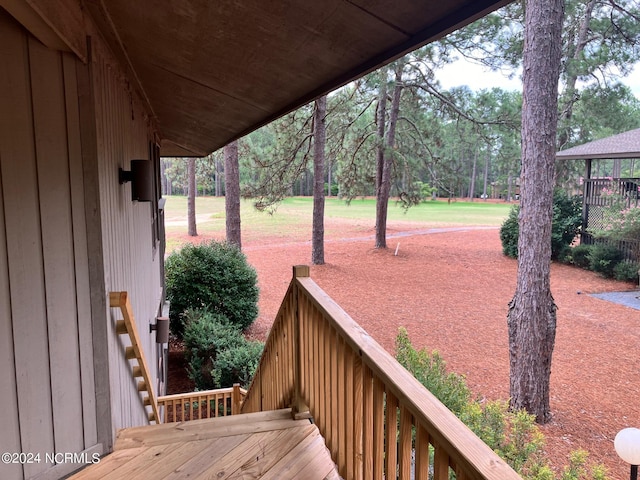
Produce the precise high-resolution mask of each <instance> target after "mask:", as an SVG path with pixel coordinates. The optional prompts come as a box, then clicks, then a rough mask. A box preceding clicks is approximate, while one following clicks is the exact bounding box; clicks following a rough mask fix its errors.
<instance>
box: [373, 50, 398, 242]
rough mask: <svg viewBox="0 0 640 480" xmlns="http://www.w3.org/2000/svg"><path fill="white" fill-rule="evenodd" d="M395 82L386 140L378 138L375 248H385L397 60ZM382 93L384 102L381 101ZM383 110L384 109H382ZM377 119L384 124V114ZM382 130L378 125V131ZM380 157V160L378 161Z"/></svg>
mask: <svg viewBox="0 0 640 480" xmlns="http://www.w3.org/2000/svg"><path fill="white" fill-rule="evenodd" d="M395 65H396V66H395V82H394V87H393V97H392V98H391V111H390V112H389V128H388V129H387V138H386V140H384V139H381V138H379V139H378V140H379V141H381V149H382V152H379V153H378V189H377V195H376V248H387V210H388V206H389V194H390V192H391V167H392V165H393V152H394V149H395V143H396V123H397V122H398V115H399V113H400V97H401V96H402V88H403V85H402V70H403V67H404V64H403V63H402V62H401V61H397V62H396V64H395ZM385 80H386V76H385V78H383V79H382V83H381V87H380V89H381V91H380V100H379V102H378V110H379V111H380V110H383V109H381V105H380V103H381V102H382V103H383V104H386V86H385V87H383V85H384V82H385ZM383 94H384V102H383V98H382V97H383ZM383 111H384V110H383ZM378 121H379V122H380V121H381V122H382V125H384V116H382V118H380V114H379V116H378ZM381 131H382V132H384V127H383V129H382V130H381V129H380V124H379V125H378V133H379V134H380V132H381ZM380 159H382V161H380Z"/></svg>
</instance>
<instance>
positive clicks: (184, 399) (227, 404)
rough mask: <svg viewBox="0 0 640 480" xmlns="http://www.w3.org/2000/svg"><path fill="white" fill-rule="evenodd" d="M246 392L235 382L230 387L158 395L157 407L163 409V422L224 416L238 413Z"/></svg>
mask: <svg viewBox="0 0 640 480" xmlns="http://www.w3.org/2000/svg"><path fill="white" fill-rule="evenodd" d="M246 394H247V391H246V390H245V389H244V388H240V384H238V383H235V384H234V385H233V387H231V388H218V389H216V390H201V391H198V392H189V393H178V394H174V395H164V396H161V397H158V407H160V408H162V409H163V414H164V416H163V420H162V422H163V423H171V422H186V421H189V420H200V419H203V418H214V417H225V416H227V415H236V414H238V413H240V408H241V406H242V401H243V399H244V397H245V395H246Z"/></svg>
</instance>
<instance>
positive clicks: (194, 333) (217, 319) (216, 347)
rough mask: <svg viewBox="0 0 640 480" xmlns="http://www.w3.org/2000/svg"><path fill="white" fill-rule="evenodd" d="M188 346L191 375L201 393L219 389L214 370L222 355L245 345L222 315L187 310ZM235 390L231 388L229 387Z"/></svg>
mask: <svg viewBox="0 0 640 480" xmlns="http://www.w3.org/2000/svg"><path fill="white" fill-rule="evenodd" d="M183 318H184V320H185V329H184V346H185V358H186V360H187V374H188V375H189V378H190V379H191V380H193V382H194V383H195V385H196V388H197V389H198V390H209V389H212V388H215V382H214V380H213V377H212V376H211V369H212V368H213V367H214V365H215V362H216V360H217V358H218V356H219V355H220V353H221V352H223V351H225V350H228V349H233V348H236V347H238V346H239V345H241V344H242V343H243V341H244V337H243V336H242V333H241V332H240V330H239V329H238V328H237V327H235V326H233V325H230V324H229V321H228V319H227V318H226V317H225V316H224V315H222V314H219V313H212V312H208V311H206V310H187V311H186V312H185V314H184V317H183ZM227 386H231V385H227Z"/></svg>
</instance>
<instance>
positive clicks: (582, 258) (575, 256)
mask: <svg viewBox="0 0 640 480" xmlns="http://www.w3.org/2000/svg"><path fill="white" fill-rule="evenodd" d="M592 247H593V245H584V244H583V245H576V246H575V247H573V248H572V249H571V253H570V255H569V263H572V264H574V265H576V266H577V267H580V268H584V269H586V270H588V269H589V268H591V260H590V255H591V248H592Z"/></svg>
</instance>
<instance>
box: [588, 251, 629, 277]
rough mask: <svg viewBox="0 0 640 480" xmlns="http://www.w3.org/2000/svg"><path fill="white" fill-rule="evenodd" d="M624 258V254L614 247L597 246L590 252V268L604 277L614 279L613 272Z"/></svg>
mask: <svg viewBox="0 0 640 480" xmlns="http://www.w3.org/2000/svg"><path fill="white" fill-rule="evenodd" d="M623 258H624V255H623V253H622V252H621V251H620V250H618V249H617V248H616V247H614V246H613V245H606V244H596V245H593V247H592V248H591V251H590V252H589V268H590V269H591V270H593V271H594V272H597V273H599V274H600V275H602V276H604V277H607V278H613V275H614V273H613V271H614V269H615V267H616V265H617V264H618V263H620V262H621V261H622V260H623Z"/></svg>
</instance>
